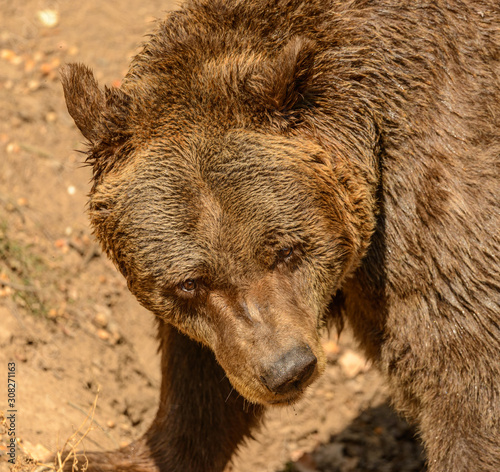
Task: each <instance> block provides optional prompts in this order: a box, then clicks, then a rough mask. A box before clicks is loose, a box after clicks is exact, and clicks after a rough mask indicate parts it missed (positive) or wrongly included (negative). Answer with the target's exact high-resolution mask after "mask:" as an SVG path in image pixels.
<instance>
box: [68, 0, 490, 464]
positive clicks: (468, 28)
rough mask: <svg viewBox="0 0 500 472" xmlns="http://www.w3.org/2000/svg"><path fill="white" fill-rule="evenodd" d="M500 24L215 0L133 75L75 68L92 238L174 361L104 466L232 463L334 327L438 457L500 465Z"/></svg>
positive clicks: (290, 396)
mask: <svg viewBox="0 0 500 472" xmlns="http://www.w3.org/2000/svg"><path fill="white" fill-rule="evenodd" d="M499 25H500V7H499V5H498V2H496V1H493V0H467V1H461V0H456V1H453V2H441V1H437V2H432V3H422V2H419V3H418V5H417V4H413V3H411V2H396V1H392V0H376V1H373V2H363V1H361V2H340V1H336V0H331V1H320V0H317V1H316V0H313V1H307V2H305V1H302V0H293V1H290V2H288V1H287V2H284V1H281V0H280V1H277V2H270V1H267V0H248V1H241V2H225V1H222V0H214V1H205V0H196V1H191V2H189V3H188V4H187V6H186V7H184V8H183V9H182V10H180V11H178V12H174V13H172V14H170V15H169V16H168V17H167V18H166V19H165V20H164V21H162V22H159V23H158V26H157V30H156V31H155V32H154V33H153V34H152V36H151V37H150V40H149V41H148V42H147V43H146V44H145V45H144V48H143V51H142V52H141V53H140V54H139V55H138V56H137V57H135V58H134V60H133V61H132V64H131V67H130V71H129V73H128V74H127V76H126V77H125V78H124V80H123V84H122V86H121V87H120V88H112V89H104V91H103V90H101V89H100V88H99V87H98V84H97V83H96V81H95V79H94V77H93V74H92V72H91V71H90V70H89V69H88V68H86V67H85V66H82V65H75V64H73V65H70V66H67V68H66V69H65V70H63V74H62V78H63V86H64V92H65V96H66V101H67V104H68V110H69V112H70V114H71V116H72V117H73V118H74V120H75V123H76V125H77V126H78V127H79V129H80V130H81V132H82V133H83V135H84V136H85V137H86V138H87V140H88V142H89V156H88V162H89V164H90V165H92V166H93V170H94V180H93V188H92V191H91V195H90V202H89V215H90V220H91V223H92V226H93V228H94V231H95V235H96V237H97V239H98V240H99V241H100V243H101V245H102V247H103V249H104V250H105V252H106V253H107V254H108V256H109V257H110V258H111V259H112V260H113V261H114V262H115V264H116V265H117V267H118V269H119V270H120V271H121V272H122V274H123V275H124V277H125V278H126V280H127V283H128V286H129V288H130V290H131V291H132V293H133V294H134V295H135V296H136V297H137V299H138V300H139V301H140V302H141V303H142V304H143V305H144V306H145V307H147V308H148V309H150V310H151V311H152V312H153V313H154V314H155V315H156V317H157V319H158V327H159V341H160V351H161V356H162V376H163V380H162V392H161V399H160V406H159V409H158V414H157V417H156V419H155V421H154V422H153V424H152V426H151V428H150V429H149V430H148V432H147V433H146V434H145V436H144V437H143V438H141V439H140V440H138V441H137V442H136V443H134V444H133V445H131V446H130V447H129V448H125V449H122V450H120V451H117V452H114V453H106V454H95V455H92V456H91V462H90V470H92V471H101V470H116V471H123V470H128V471H148V472H151V471H169V472H170V471H182V472H186V471H188V472H189V471H191V472H195V471H196V472H199V471H209V472H217V471H222V470H223V469H224V467H225V466H226V464H227V463H228V461H229V460H230V458H231V456H232V454H233V453H234V451H235V449H236V448H237V446H238V444H239V443H240V442H241V441H242V440H243V439H244V438H245V437H247V436H249V435H250V434H251V430H252V428H254V427H256V426H257V424H258V422H259V419H260V417H261V414H262V412H263V408H264V406H270V405H280V404H289V403H292V402H294V401H296V400H297V399H299V398H300V397H301V395H302V393H303V392H304V390H305V389H306V388H307V387H308V386H309V385H310V384H311V383H312V382H314V380H315V379H316V378H317V377H318V376H319V375H320V374H321V372H322V370H323V368H324V362H325V361H324V355H323V353H322V351H321V346H320V343H319V340H318V339H319V338H318V335H319V332H320V330H321V328H322V327H323V326H324V325H325V324H326V323H328V322H330V323H334V324H337V326H339V327H341V326H342V325H343V324H344V323H347V324H349V325H350V326H351V327H352V329H353V331H354V333H355V335H356V337H357V339H358V340H359V343H360V346H361V347H362V348H363V349H364V350H365V352H366V353H367V355H368V356H369V358H370V359H371V360H372V361H373V362H374V363H375V364H376V365H377V366H378V367H379V368H380V369H381V371H382V372H384V373H385V375H386V376H387V379H388V382H389V385H390V386H391V389H392V391H393V398H394V403H395V406H396V408H397V409H398V410H399V411H401V412H402V413H404V414H405V415H406V416H407V417H408V418H409V419H411V420H412V421H414V422H415V423H416V424H417V426H418V427H419V430H420V432H421V438H422V441H423V443H424V445H425V447H426V451H427V455H428V467H429V471H430V472H448V471H454V472H466V471H467V472H469V471H471V470H474V471H477V472H497V471H498V470H500V406H499V405H500V402H499V398H500V364H499V362H498V353H499V352H500V286H499V283H498V281H499V280H500V266H499V260H500V207H499V199H498V195H499V191H500V187H499V181H498V175H499V172H500V161H499V156H500V144H499V143H500V136H499V130H500V82H499V79H498V77H499V76H500V26H499ZM233 389H236V391H237V392H238V393H239V395H240V396H236V395H234V397H231V392H232V391H233ZM248 402H249V403H248Z"/></svg>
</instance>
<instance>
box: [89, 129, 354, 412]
mask: <svg viewBox="0 0 500 472" xmlns="http://www.w3.org/2000/svg"><path fill="white" fill-rule="evenodd" d="M186 143H187V144H186V145H185V146H184V147H183V148H182V150H180V149H179V148H178V146H175V144H174V143H172V142H171V141H169V140H165V139H162V140H161V141H159V142H153V143H151V144H150V145H149V146H148V147H147V148H145V149H143V150H141V151H138V152H136V153H135V154H134V155H133V156H132V157H131V158H129V159H128V161H127V163H126V164H125V165H124V166H123V167H122V168H120V169H117V170H114V171H111V172H109V173H108V174H106V175H104V176H103V178H102V181H101V182H100V183H99V184H97V185H96V187H95V189H94V192H93V194H92V197H91V200H90V217H91V222H92V224H93V226H94V229H95V232H96V235H97V237H98V239H100V241H101V242H102V243H103V246H104V247H105V249H106V250H107V252H108V254H109V255H110V257H111V258H112V260H113V261H114V262H115V263H116V265H117V266H118V268H119V269H120V271H121V272H122V273H123V275H124V276H125V277H126V279H127V282H128V286H129V288H130V290H131V291H132V293H133V294H134V295H135V296H136V297H137V298H138V300H139V301H140V302H141V303H142V304H143V305H144V306H145V307H146V308H148V309H150V310H151V311H152V312H153V313H155V314H156V315H157V316H158V317H160V318H162V319H163V320H165V321H167V322H168V323H170V324H173V325H174V326H176V327H177V328H178V329H179V330H180V331H181V332H183V333H185V334H187V335H188V336H190V337H191V338H193V339H196V340H197V341H199V342H201V343H203V344H204V345H206V346H208V347H209V348H210V349H212V350H213V352H214V353H215V355H216V358H217V360H218V361H219V363H220V364H221V365H222V367H223V368H224V370H225V372H226V374H227V376H228V378H229V379H230V381H231V382H232V384H233V386H234V387H235V388H236V389H237V390H238V392H239V393H240V394H242V395H243V396H244V397H245V398H247V399H248V400H250V401H252V402H259V403H273V404H279V403H290V402H291V401H294V400H296V399H297V398H299V396H300V394H301V393H302V391H303V389H304V387H306V386H307V385H309V383H311V382H312V381H313V380H314V379H315V378H316V377H317V376H318V375H319V374H320V373H321V372H322V370H323V368H324V365H325V359H324V355H323V353H322V349H321V345H320V342H319V337H318V329H319V328H320V327H322V325H323V324H324V323H323V321H324V319H325V317H326V315H327V311H328V304H329V301H330V299H331V296H332V294H333V293H335V292H336V290H337V289H338V287H339V286H340V283H341V281H342V280H343V278H344V277H345V276H346V275H347V274H348V273H349V272H350V271H351V270H352V268H353V264H354V261H355V260H356V257H357V251H358V250H359V249H358V246H359V242H358V241H357V240H358V235H357V233H356V231H355V228H354V227H353V225H352V224H351V222H350V218H349V215H348V214H347V207H346V204H345V199H344V195H342V194H341V190H342V186H341V185H340V184H339V183H338V182H336V181H335V180H334V176H335V174H334V173H332V172H330V171H329V169H328V168H327V167H328V166H326V165H325V164H324V162H323V161H322V160H321V159H320V156H321V155H322V153H323V151H322V150H321V148H319V147H318V146H317V145H314V143H305V144H304V143H303V142H302V141H300V140H297V139H293V138H284V137H280V136H275V137H270V136H266V135H262V134H259V133H258V132H254V131H250V130H234V131H229V132H226V133H224V135H223V136H219V137H215V136H211V137H203V135H202V134H201V133H200V134H196V135H195V137H194V138H192V142H191V143H189V139H186ZM311 156H316V161H315V162H313V161H312V159H311ZM289 353H290V354H289ZM297 353H302V354H300V355H298V354H297ZM287 355H288V356H287ZM296 355H298V357H297V358H296V359H295V356H296ZM290 356H291V357H293V358H294V361H291V360H290ZM283 362H285V363H286V364H287V365H288V370H289V371H290V372H289V376H288V377H290V378H288V377H287V373H286V372H285V373H284V374H283V373H282V374H281V375H282V377H280V374H279V371H280V370H283V369H285V370H286V368H284V367H283V366H282V365H281V364H282V363H283ZM302 364H304V366H303V367H304V368H303V369H302V370H301V366H302ZM310 364H314V365H313V366H311V367H309V370H310V372H309V371H307V369H306V367H308V366H309V365H310ZM294 369H298V370H299V372H295V371H294ZM304 370H306V372H304ZM301 374H304V375H301ZM296 377H297V378H296ZM266 379H267V380H266ZM280 380H283V382H281V383H280ZM290 380H293V382H292V383H293V386H289V387H290V388H286V389H284V388H282V385H281V384H282V383H290V382H289V381H290ZM274 384H276V385H274ZM269 385H272V386H271V387H270V386H269ZM273 386H274V387H273ZM276 389H278V390H279V392H276V391H274V390H276Z"/></svg>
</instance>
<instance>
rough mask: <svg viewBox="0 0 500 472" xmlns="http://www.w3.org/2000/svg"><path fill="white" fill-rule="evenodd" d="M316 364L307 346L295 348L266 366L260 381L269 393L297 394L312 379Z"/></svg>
mask: <svg viewBox="0 0 500 472" xmlns="http://www.w3.org/2000/svg"><path fill="white" fill-rule="evenodd" d="M317 363H318V360H317V358H316V356H315V355H314V354H313V352H312V350H311V348H310V347H309V346H308V345H299V346H295V347H293V348H292V349H290V350H288V351H287V352H285V353H284V354H283V355H281V356H280V357H279V358H278V359H277V360H275V361H273V362H272V363H271V364H270V365H268V366H266V367H265V368H264V370H263V373H262V375H261V377H260V379H261V381H262V383H263V384H264V386H265V387H266V388H267V389H268V390H269V391H270V392H271V393H275V394H278V395H287V394H291V393H292V394H293V393H298V392H300V391H302V390H303V388H304V387H305V386H306V384H307V381H308V380H309V379H310V378H311V377H312V375H313V373H314V371H315V369H316V365H317Z"/></svg>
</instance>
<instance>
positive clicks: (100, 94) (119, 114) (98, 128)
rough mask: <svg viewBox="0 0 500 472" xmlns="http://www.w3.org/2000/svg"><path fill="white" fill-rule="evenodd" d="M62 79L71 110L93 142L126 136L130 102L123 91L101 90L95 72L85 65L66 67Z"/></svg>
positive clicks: (85, 134) (69, 110)
mask: <svg viewBox="0 0 500 472" xmlns="http://www.w3.org/2000/svg"><path fill="white" fill-rule="evenodd" d="M61 82H62V86H63V89H64V97H65V99H66V106H67V107H68V112H69V114H70V115H71V117H72V118H73V120H74V121H75V124H76V126H77V127H78V128H79V130H80V131H81V132H82V134H83V136H85V138H87V140H88V141H89V142H90V144H91V145H94V146H95V145H97V144H98V143H99V142H103V143H111V142H116V141H119V140H122V139H123V136H124V135H125V134H126V131H125V130H126V118H127V111H128V101H129V100H128V97H127V96H126V95H125V94H124V93H123V92H121V91H120V90H119V89H113V88H112V89H108V88H105V89H104V91H103V90H101V89H100V88H99V86H98V84H97V81H96V79H95V78H94V74H93V73H92V71H91V70H90V69H89V68H88V67H86V66H85V65H83V64H68V65H66V66H65V67H63V68H62V69H61Z"/></svg>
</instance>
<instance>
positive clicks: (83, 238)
mask: <svg viewBox="0 0 500 472" xmlns="http://www.w3.org/2000/svg"><path fill="white" fill-rule="evenodd" d="M172 8H175V4H174V3H173V2H169V1H159V0H149V1H148V2H143V1H142V0H123V1H120V2H118V1H114V0H109V1H107V2H101V1H100V0H88V1H84V2H83V1H80V2H76V1H74V0H67V1H58V0H54V1H48V0H23V1H15V2H13V1H11V0H0V11H1V12H2V14H1V16H0V104H1V106H0V385H2V387H1V388H0V410H2V411H3V412H4V413H6V412H7V410H8V409H9V408H11V406H9V404H8V400H9V397H8V390H7V376H8V363H9V362H13V363H15V381H16V390H15V401H16V403H15V409H16V410H17V411H16V417H15V418H16V421H15V433H16V438H17V451H18V455H17V458H16V465H15V470H32V469H34V466H33V465H30V464H29V463H28V462H26V458H25V454H26V453H30V454H31V455H32V456H33V457H35V458H37V459H41V460H43V459H45V458H46V456H47V454H48V453H49V452H54V451H57V450H58V448H61V447H62V445H63V444H64V442H65V440H66V439H67V438H68V437H70V436H71V435H72V434H73V433H74V431H75V429H76V428H77V427H78V426H79V425H80V424H82V422H83V421H84V420H85V418H86V416H87V414H88V411H89V408H90V407H91V405H92V404H93V403H94V401H95V399H96V395H97V392H99V396H98V399H97V407H96V410H95V415H94V426H93V430H92V431H91V432H90V433H89V435H88V436H87V438H86V439H85V443H84V447H85V448H86V449H87V450H90V449H93V450H98V449H112V448H116V447H118V446H119V445H122V444H126V443H127V442H129V441H131V440H132V439H133V438H136V437H138V436H139V435H140V434H141V433H142V432H143V431H145V429H146V428H147V426H148V424H149V422H150V421H151V419H152V418H153V416H154V412H155V409H156V402H157V397H158V391H159V380H160V375H159V367H158V358H157V355H156V341H155V339H154V323H153V316H152V315H151V314H150V313H148V312H147V311H145V310H144V309H143V308H141V307H140V306H139V305H138V303H137V302H136V301H135V299H133V298H132V296H131V295H130V294H129V293H128V292H127V290H126V286H125V283H124V281H123V280H122V278H121V276H120V275H119V274H118V273H117V272H116V271H115V269H114V267H113V266H112V264H111V263H109V262H108V261H107V260H106V258H105V257H104V256H103V255H101V252H100V250H99V248H98V247H97V245H96V244H95V242H94V240H93V238H92V235H91V232H90V230H89V227H88V224H87V218H86V215H85V204H86V193H87V192H88V190H89V179H90V170H89V168H87V167H85V166H82V160H83V156H82V154H81V153H80V151H81V150H83V149H84V146H83V145H82V138H81V136H80V135H79V134H78V132H77V130H76V128H75V126H74V124H73V123H72V121H71V119H70V117H69V116H68V114H67V112H66V109H65V105H64V102H63V94H62V89H61V86H60V84H59V79H58V67H59V65H60V64H63V63H66V62H74V61H77V62H84V63H86V64H88V65H90V66H91V67H92V68H93V69H94V70H95V73H96V76H97V78H98V80H99V81H100V82H101V83H103V84H104V83H106V84H115V85H116V84H119V81H120V78H121V77H122V76H123V75H124V74H125V72H126V68H127V64H128V61H129V59H130V57H132V56H133V55H134V54H135V53H136V52H137V47H138V45H139V44H140V43H141V41H143V40H144V39H145V34H146V33H147V32H148V31H149V30H151V28H152V26H151V22H152V21H153V20H154V18H155V17H161V16H163V12H164V11H165V10H169V9H172ZM325 346H326V347H327V350H328V352H329V356H330V362H329V366H328V369H327V372H326V374H325V375H324V377H323V378H322V379H321V380H320V381H319V382H318V383H317V384H316V385H315V386H314V387H313V388H311V389H310V392H309V393H308V395H307V398H306V399H305V400H304V401H302V402H301V403H300V404H298V405H295V406H294V407H290V408H287V409H279V410H275V411H271V412H269V414H268V420H267V423H266V426H265V427H264V428H263V429H262V431H261V432H259V433H258V434H257V435H256V440H255V441H252V442H250V443H248V444H247V445H245V446H244V447H242V448H241V451H240V453H239V455H238V457H237V458H236V459H235V461H234V464H233V465H232V466H231V467H230V469H231V470H233V471H234V472H251V471H252V472H256V471H257V472H267V471H269V472H278V471H299V472H313V471H323V472H327V471H328V472H329V471H339V472H340V471H341V472H350V471H382V472H383V471H387V472H389V471H394V472H396V471H397V472H414V471H419V470H423V467H424V466H423V464H424V462H423V459H422V455H421V449H420V447H419V445H418V444H417V443H416V442H415V440H414V438H413V437H414V433H413V432H412V430H411V429H410V428H409V427H408V425H407V424H406V423H405V422H404V421H402V420H401V419H399V418H398V417H397V416H396V415H395V414H394V413H393V412H392V410H391V409H390V407H389V406H388V403H387V395H386V392H385V389H384V386H383V382H382V381H381V379H380V376H379V375H378V374H377V372H375V371H374V370H373V369H371V368H370V366H368V365H367V364H366V362H365V360H364V359H363V358H362V356H361V355H360V354H358V353H357V352H356V351H355V347H354V346H353V344H352V342H351V340H350V337H349V334H348V333H346V334H343V335H342V337H341V339H340V341H339V342H337V337H336V334H335V333H332V334H331V338H330V340H328V339H327V338H325ZM9 425H10V423H4V426H3V428H2V426H0V471H3V470H8V468H9V463H8V462H7V460H8V459H9V456H8V455H7V453H8V452H9V448H8V440H9V436H8V426H9Z"/></svg>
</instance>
